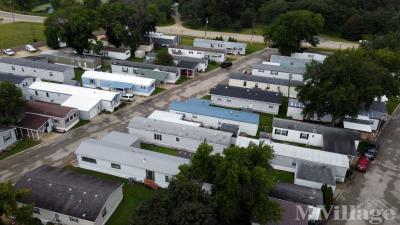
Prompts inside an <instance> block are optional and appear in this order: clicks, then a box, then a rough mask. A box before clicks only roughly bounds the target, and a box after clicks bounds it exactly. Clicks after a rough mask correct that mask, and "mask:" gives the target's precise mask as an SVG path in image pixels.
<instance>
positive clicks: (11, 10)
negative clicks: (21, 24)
mask: <svg viewBox="0 0 400 225" xmlns="http://www.w3.org/2000/svg"><path fill="white" fill-rule="evenodd" d="M10 12H11V16H12V19H13V23H15V18H14V13H13V9H12V3H11V0H10Z"/></svg>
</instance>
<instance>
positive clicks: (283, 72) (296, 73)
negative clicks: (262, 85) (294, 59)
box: [251, 62, 305, 81]
mask: <svg viewBox="0 0 400 225" xmlns="http://www.w3.org/2000/svg"><path fill="white" fill-rule="evenodd" d="M251 68H252V72H251V74H252V75H254V76H262V77H271V78H279V79H285V80H297V81H303V75H304V73H305V69H304V68H294V67H284V66H282V65H280V64H279V63H278V64H276V63H269V62H263V63H259V64H255V65H253V66H252V67H251Z"/></svg>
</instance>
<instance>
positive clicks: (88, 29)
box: [44, 6, 97, 55]
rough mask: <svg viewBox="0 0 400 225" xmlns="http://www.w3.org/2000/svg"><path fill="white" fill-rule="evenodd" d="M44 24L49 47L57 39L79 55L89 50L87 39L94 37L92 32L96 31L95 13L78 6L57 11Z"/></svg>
mask: <svg viewBox="0 0 400 225" xmlns="http://www.w3.org/2000/svg"><path fill="white" fill-rule="evenodd" d="M44 24H45V31H44V33H45V35H46V39H47V40H48V44H49V46H53V45H55V43H54V42H55V40H57V41H58V39H59V40H61V41H64V42H66V43H67V46H69V47H71V48H73V49H74V50H75V51H76V52H77V53H78V54H80V55H82V54H83V51H84V50H85V49H89V47H90V43H89V39H90V38H93V37H94V35H93V31H95V30H96V29H97V24H96V14H95V11H94V10H91V9H87V8H83V7H80V6H74V7H69V8H63V9H60V10H57V11H56V12H54V13H53V14H51V15H50V16H49V17H47V18H46V20H45V23H44ZM49 40H50V41H49ZM57 45H58V42H57Z"/></svg>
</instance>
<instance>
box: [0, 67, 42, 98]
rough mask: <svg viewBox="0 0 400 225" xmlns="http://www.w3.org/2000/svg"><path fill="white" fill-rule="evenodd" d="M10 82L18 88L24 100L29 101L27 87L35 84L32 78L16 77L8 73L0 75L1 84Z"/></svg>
mask: <svg viewBox="0 0 400 225" xmlns="http://www.w3.org/2000/svg"><path fill="white" fill-rule="evenodd" d="M6 81H7V82H11V83H13V84H15V86H17V87H19V88H20V89H21V91H22V95H23V96H24V98H25V100H29V98H30V96H29V91H28V90H29V86H30V85H31V84H33V82H35V78H34V77H29V76H18V75H14V74H10V73H0V83H1V82H6Z"/></svg>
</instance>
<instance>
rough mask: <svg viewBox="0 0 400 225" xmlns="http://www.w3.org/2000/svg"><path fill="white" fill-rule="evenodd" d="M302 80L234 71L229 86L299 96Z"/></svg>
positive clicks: (230, 76)
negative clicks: (298, 91) (297, 89)
mask: <svg viewBox="0 0 400 225" xmlns="http://www.w3.org/2000/svg"><path fill="white" fill-rule="evenodd" d="M301 85H303V82H302V81H298V80H287V79H280V78H271V77H261V76H254V75H247V74H242V73H237V72H233V73H231V74H229V86H233V87H241V88H259V89H262V90H265V91H272V92H277V93H282V95H283V96H285V97H287V96H288V95H290V97H294V98H295V97H297V91H296V88H297V87H298V86H301Z"/></svg>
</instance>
